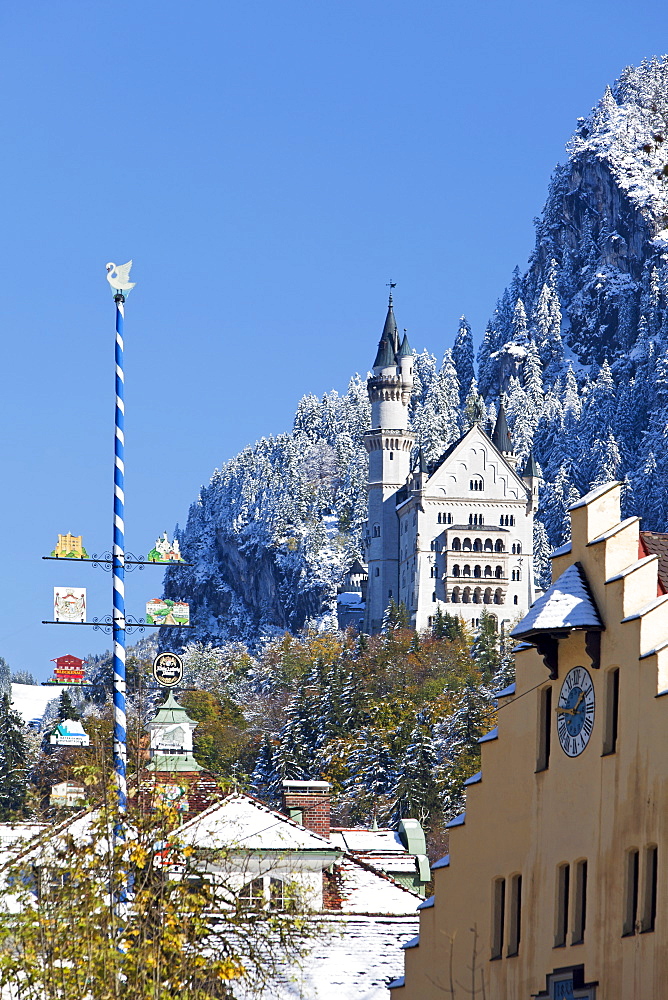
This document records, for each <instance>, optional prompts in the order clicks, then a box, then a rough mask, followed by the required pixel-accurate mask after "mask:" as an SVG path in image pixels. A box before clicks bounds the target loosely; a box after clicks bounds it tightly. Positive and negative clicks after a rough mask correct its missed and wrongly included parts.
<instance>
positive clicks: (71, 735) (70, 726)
mask: <svg viewBox="0 0 668 1000" xmlns="http://www.w3.org/2000/svg"><path fill="white" fill-rule="evenodd" d="M49 743H51V744H53V746H56V747H87V746H88V745H89V743H90V738H89V736H88V734H87V733H85V732H84V727H83V726H82V725H81V723H80V722H78V721H75V720H74V719H63V721H62V722H59V723H58V725H57V726H56V728H55V729H54V731H53V733H52V734H51V736H50V737H49Z"/></svg>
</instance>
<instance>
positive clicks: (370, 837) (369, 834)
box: [329, 828, 407, 854]
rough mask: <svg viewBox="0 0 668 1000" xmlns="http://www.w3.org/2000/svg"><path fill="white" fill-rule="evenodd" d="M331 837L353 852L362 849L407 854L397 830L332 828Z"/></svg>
mask: <svg viewBox="0 0 668 1000" xmlns="http://www.w3.org/2000/svg"><path fill="white" fill-rule="evenodd" d="M329 839H330V840H331V841H332V843H333V844H337V845H339V846H340V847H342V848H343V850H344V851H352V853H353V854H355V853H357V852H362V851H372V852H373V853H374V854H379V853H384V852H390V853H392V854H394V853H396V852H397V851H399V852H401V853H403V854H406V853H407V852H406V848H405V847H404V845H403V843H402V841H401V837H400V836H399V834H398V833H397V832H396V831H395V830H354V829H353V830H349V829H343V828H341V829H336V830H331V831H330V835H329Z"/></svg>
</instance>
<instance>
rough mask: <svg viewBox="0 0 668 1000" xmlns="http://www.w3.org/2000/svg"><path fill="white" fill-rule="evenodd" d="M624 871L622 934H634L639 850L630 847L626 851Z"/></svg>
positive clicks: (636, 914)
mask: <svg viewBox="0 0 668 1000" xmlns="http://www.w3.org/2000/svg"><path fill="white" fill-rule="evenodd" d="M625 861H626V872H625V884H624V926H623V930H622V935H623V936H628V935H629V934H635V932H636V919H637V916H638V882H639V874H640V852H639V851H638V849H637V848H636V847H632V848H631V850H630V851H627V852H626V858H625Z"/></svg>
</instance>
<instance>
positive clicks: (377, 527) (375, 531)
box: [373, 524, 380, 538]
mask: <svg viewBox="0 0 668 1000" xmlns="http://www.w3.org/2000/svg"><path fill="white" fill-rule="evenodd" d="M373 537H374V538H380V525H379V524H374V526H373Z"/></svg>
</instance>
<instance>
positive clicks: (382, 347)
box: [373, 323, 397, 368]
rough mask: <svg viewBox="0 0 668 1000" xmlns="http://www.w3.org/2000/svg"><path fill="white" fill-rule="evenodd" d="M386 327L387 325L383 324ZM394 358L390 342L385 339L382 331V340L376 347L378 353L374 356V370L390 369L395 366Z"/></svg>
mask: <svg viewBox="0 0 668 1000" xmlns="http://www.w3.org/2000/svg"><path fill="white" fill-rule="evenodd" d="M385 325H386V326H387V323H386V324H385ZM396 363H397V362H396V358H395V356H394V348H393V347H392V344H391V342H390V340H388V339H387V338H386V337H385V332H384V331H383V338H382V340H381V342H380V343H379V345H378V353H377V354H376V360H375V361H374V363H373V367H374V368H391V367H392V366H393V365H396Z"/></svg>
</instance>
